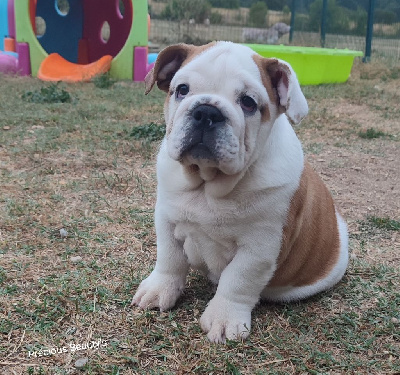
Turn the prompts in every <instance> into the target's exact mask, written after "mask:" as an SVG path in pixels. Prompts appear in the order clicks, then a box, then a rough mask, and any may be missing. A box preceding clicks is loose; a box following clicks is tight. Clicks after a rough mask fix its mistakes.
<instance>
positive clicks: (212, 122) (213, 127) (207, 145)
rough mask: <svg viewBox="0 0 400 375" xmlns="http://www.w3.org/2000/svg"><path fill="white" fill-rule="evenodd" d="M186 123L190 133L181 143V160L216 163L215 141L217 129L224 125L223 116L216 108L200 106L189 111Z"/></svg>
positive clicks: (205, 105)
mask: <svg viewBox="0 0 400 375" xmlns="http://www.w3.org/2000/svg"><path fill="white" fill-rule="evenodd" d="M188 121H189V122H190V131H189V133H188V134H187V136H186V137H185V139H184V140H183V143H182V147H181V153H180V156H181V159H184V158H185V157H190V158H191V159H197V160H198V159H201V160H210V161H216V160H217V153H216V146H217V142H216V139H217V138H218V133H219V129H220V128H222V127H224V126H225V124H226V118H225V116H224V115H223V114H222V113H221V111H220V110H219V109H218V108H217V107H214V106H211V105H209V104H201V105H198V106H197V107H195V108H193V110H191V111H190V113H189V116H188Z"/></svg>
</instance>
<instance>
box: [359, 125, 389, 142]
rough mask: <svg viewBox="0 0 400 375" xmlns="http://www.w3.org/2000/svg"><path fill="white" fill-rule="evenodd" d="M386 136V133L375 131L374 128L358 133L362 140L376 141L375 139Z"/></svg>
mask: <svg viewBox="0 0 400 375" xmlns="http://www.w3.org/2000/svg"><path fill="white" fill-rule="evenodd" d="M384 135H385V133H384V132H382V131H380V130H375V129H374V128H369V129H367V130H366V131H365V132H363V131H360V132H359V133H358V136H359V137H360V138H364V139H374V138H379V137H383V136H384Z"/></svg>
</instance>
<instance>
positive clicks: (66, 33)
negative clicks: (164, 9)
mask: <svg viewBox="0 0 400 375" xmlns="http://www.w3.org/2000/svg"><path fill="white" fill-rule="evenodd" d="M60 1H61V0H0V72H6V73H19V74H22V75H32V76H34V77H36V76H37V77H39V78H41V79H44V80H50V81H69V82H75V81H88V80H90V79H91V78H93V76H95V75H98V74H101V73H104V72H106V71H108V70H109V71H110V75H111V77H114V78H117V79H133V80H135V81H143V80H144V77H145V76H146V73H147V72H148V71H149V70H150V68H151V65H149V64H148V53H147V51H148V49H147V44H148V25H149V21H148V13H147V0H63V5H64V11H63V12H62V11H60V7H59V4H60ZM66 4H67V11H65V5H66ZM37 19H39V20H40V21H41V24H42V29H43V30H42V31H43V32H42V33H41V34H42V35H40V36H37V35H36V34H37V33H36V27H35V24H36V22H35V21H36V20H37ZM105 25H106V26H107V28H108V29H109V34H108V37H107V39H105V38H104V37H103V33H102V29H103V28H104V26H105Z"/></svg>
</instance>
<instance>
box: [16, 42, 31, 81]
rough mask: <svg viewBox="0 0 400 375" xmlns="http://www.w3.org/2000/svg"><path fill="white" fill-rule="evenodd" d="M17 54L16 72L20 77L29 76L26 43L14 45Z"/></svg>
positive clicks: (29, 62) (29, 61)
mask: <svg viewBox="0 0 400 375" xmlns="http://www.w3.org/2000/svg"><path fill="white" fill-rule="evenodd" d="M16 49H17V53H18V71H19V73H20V74H21V75H22V76H29V75H31V58H30V56H29V44H28V43H16Z"/></svg>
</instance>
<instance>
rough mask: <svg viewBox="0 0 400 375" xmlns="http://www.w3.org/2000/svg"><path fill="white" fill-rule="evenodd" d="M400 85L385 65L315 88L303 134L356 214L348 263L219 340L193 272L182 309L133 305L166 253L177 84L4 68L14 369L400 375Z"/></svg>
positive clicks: (0, 201) (0, 245)
mask: <svg viewBox="0 0 400 375" xmlns="http://www.w3.org/2000/svg"><path fill="white" fill-rule="evenodd" d="M399 87H400V68H399V67H391V68H388V67H386V66H384V65H383V64H380V63H374V64H369V65H363V64H361V63H358V64H356V66H355V67H354V69H353V74H352V77H351V79H350V80H349V82H348V83H346V84H341V85H324V86H317V87H304V92H305V95H306V97H307V99H308V101H309V105H310V114H309V116H308V117H307V118H306V119H305V120H304V121H303V123H302V124H301V125H300V126H299V127H298V128H297V132H298V135H299V137H300V139H301V141H302V143H303V146H304V150H305V152H306V154H307V158H308V160H309V161H310V162H311V164H312V165H313V167H314V168H315V169H316V170H317V171H318V172H319V173H320V174H321V176H322V178H323V179H324V181H325V182H326V184H327V186H328V187H329V189H330V190H331V192H332V194H333V196H334V199H335V201H336V202H337V205H338V206H339V208H340V210H341V212H342V214H343V215H344V217H345V218H346V220H347V222H348V225H349V231H350V250H351V261H350V266H349V269H348V271H347V273H346V275H345V277H344V279H343V280H342V282H340V283H339V285H338V286H337V287H336V288H334V289H333V290H331V291H328V292H326V293H322V294H320V295H318V296H316V297H313V298H311V299H309V300H307V301H304V302H301V303H291V304H281V305H278V304H277V305H275V304H266V303H262V304H260V305H258V306H257V307H256V308H255V310H254V311H253V320H252V333H251V335H250V337H249V339H248V340H247V341H245V342H228V343H227V344H226V345H219V346H218V345H213V344H210V343H209V342H208V341H207V339H206V337H205V335H204V334H203V333H202V332H201V329H200V326H199V318H200V316H201V314H202V312H203V311H204V309H205V307H206V304H207V302H208V301H209V300H210V299H211V298H212V295H213V292H212V288H211V287H210V284H209V283H208V282H207V280H205V279H204V278H203V277H202V276H200V275H199V274H197V273H195V272H192V273H190V275H189V278H188V286H187V289H186V291H185V293H184V295H183V296H182V298H180V300H179V301H178V304H177V306H176V307H175V308H174V309H173V310H172V311H169V312H165V313H160V312H158V311H140V310H138V309H136V308H132V307H131V306H130V300H131V298H132V296H133V293H134V292H135V290H136V288H137V286H138V284H139V283H140V281H141V280H142V279H143V278H144V277H146V276H147V275H148V274H149V273H150V271H151V269H152V267H153V265H154V262H155V256H156V247H155V233H154V225H153V213H154V203H155V191H156V176H155V168H154V166H155V165H154V162H155V155H156V152H157V146H158V144H159V139H160V134H162V130H163V127H162V126H163V118H162V107H163V99H164V95H163V93H161V92H158V91H157V90H154V92H152V93H151V94H149V95H148V96H144V94H143V92H144V85H143V84H142V83H131V82H115V83H114V82H111V83H110V82H108V81H107V78H106V79H104V78H102V79H100V80H99V81H97V82H96V83H95V84H94V83H85V84H74V85H68V84H57V85H54V84H52V85H50V84H48V83H44V82H41V81H38V80H37V79H32V78H20V77H10V76H2V75H0V373H2V374H114V375H116V374H194V373H199V374H308V373H311V374H344V373H346V374H353V373H354V374H395V373H399V372H400V266H399V265H400V255H399V254H400V168H399V160H400V143H399V140H400V90H399ZM171 178H173V177H171Z"/></svg>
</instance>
